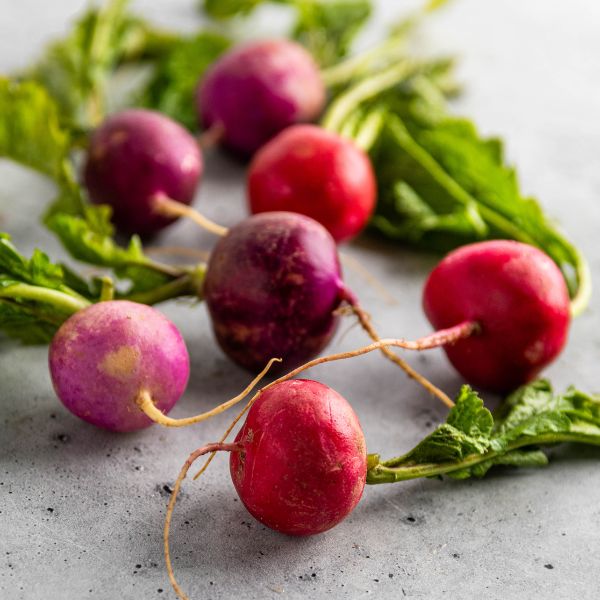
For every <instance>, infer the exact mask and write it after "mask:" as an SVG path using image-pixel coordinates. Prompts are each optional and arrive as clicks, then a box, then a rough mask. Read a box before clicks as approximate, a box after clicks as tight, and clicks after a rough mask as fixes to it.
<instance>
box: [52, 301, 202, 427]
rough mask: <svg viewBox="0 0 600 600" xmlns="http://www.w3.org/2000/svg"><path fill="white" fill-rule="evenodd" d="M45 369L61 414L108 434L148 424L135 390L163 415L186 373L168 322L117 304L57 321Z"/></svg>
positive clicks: (147, 310) (182, 351) (183, 353)
mask: <svg viewBox="0 0 600 600" xmlns="http://www.w3.org/2000/svg"><path fill="white" fill-rule="evenodd" d="M49 364H50V374H51V376H52V383H53V384H54V389H55V391H56V394H57V395H58V397H59V398H60V400H61V401H62V402H63V404H64V405H65V406H66V407H67V409H69V410H70V411H71V412H72V413H74V414H75V415H77V416H78V417H80V418H82V419H83V420H84V421H88V422H89V423H92V424H94V425H97V426H98V427H103V428H105V429H110V430H112V431H134V430H137V429H143V428H144V427H148V426H149V425H152V423H153V421H152V420H151V419H150V418H148V417H147V416H146V415H145V414H144V413H143V412H142V411H141V410H140V409H139V408H138V406H137V404H136V398H137V397H138V394H139V393H140V391H141V390H146V391H147V392H148V394H149V395H150V396H151V397H152V400H153V402H154V404H155V406H156V407H157V409H159V411H162V412H169V411H170V410H171V408H173V406H174V404H175V403H176V402H177V400H179V398H180V397H181V395H182V394H183V392H184V390H185V387H186V385H187V381H188V377H189V372H190V363H189V357H188V352H187V349H186V346H185V343H184V341H183V338H182V337H181V334H180V333H179V331H178V330H177V328H176V327H175V325H173V324H172V323H171V322H170V321H169V320H168V319H167V318H166V317H164V316H163V315H162V314H161V313H159V312H158V311H157V310H155V309H154V308H151V307H150V306H145V305H143V304H137V303H134V302H128V301H125V300H114V301H110V302H100V303H99V304H93V305H92V306H90V307H88V308H85V309H83V310H82V311H80V312H78V313H75V314H74V315H73V316H71V317H70V318H69V319H68V320H67V321H65V323H63V325H62V326H61V327H60V329H59V330H58V331H57V332H56V334H55V336H54V339H53V340H52V343H51V345H50V353H49Z"/></svg>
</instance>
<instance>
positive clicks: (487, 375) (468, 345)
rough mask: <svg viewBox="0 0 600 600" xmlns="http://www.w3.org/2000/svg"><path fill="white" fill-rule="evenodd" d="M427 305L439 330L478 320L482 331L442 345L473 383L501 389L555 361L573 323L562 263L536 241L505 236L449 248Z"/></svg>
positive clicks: (428, 293) (426, 297)
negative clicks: (452, 249) (560, 267)
mask: <svg viewBox="0 0 600 600" xmlns="http://www.w3.org/2000/svg"><path fill="white" fill-rule="evenodd" d="M423 307H424V309H425V313H426V314H427V317H428V318H429V320H430V322H431V324H432V325H433V326H434V327H436V328H447V327H451V326H453V325H458V324H459V323H462V322H465V321H469V322H472V323H476V324H477V327H478V332H477V333H475V334H473V335H470V336H469V337H467V338H465V339H462V340H460V341H457V342H456V343H454V344H452V345H447V346H445V348H444V349H445V351H446V354H447V355H448V358H449V359H450V362H451V363H452V364H453V365H454V367H455V368H456V369H457V370H458V371H459V372H460V373H461V374H462V375H463V376H464V377H465V378H466V379H467V380H468V381H469V382H471V383H473V384H474V385H476V386H480V387H482V388H486V389H490V390H496V391H500V392H504V391H510V390H513V389H514V388H516V387H517V386H519V385H521V384H523V383H526V382H528V381H530V380H531V379H533V378H534V377H535V376H536V375H537V374H538V373H539V372H540V370H541V369H542V368H543V367H545V366H546V365H547V364H548V363H550V362H551V361H553V360H554V359H555V358H556V357H557V356H558V354H559V353H560V351H561V350H562V348H563V346H564V345H565V342H566V339H567V333H568V330H569V323H570V315H569V293H568V290H567V286H566V284H565V280H564V277H563V275H562V274H561V272H560V270H559V269H558V267H557V266H556V264H555V263H554V262H553V261H552V260H551V259H550V257H548V256H547V255H546V254H544V253H543V252H542V251H541V250H539V249H537V248H535V247H533V246H529V245H527V244H522V243H520V242H515V241H507V240H496V241H488V242H480V243H476V244H470V245H468V246H464V247H462V248H459V249H458V250H455V251H454V252H451V253H450V254H449V255H448V256H447V257H446V258H444V259H443V260H442V261H441V262H440V263H439V265H438V266H437V267H436V268H435V269H434V270H433V271H432V273H431V274H430V275H429V278H428V280H427V283H426V285H425V289H424V293H423Z"/></svg>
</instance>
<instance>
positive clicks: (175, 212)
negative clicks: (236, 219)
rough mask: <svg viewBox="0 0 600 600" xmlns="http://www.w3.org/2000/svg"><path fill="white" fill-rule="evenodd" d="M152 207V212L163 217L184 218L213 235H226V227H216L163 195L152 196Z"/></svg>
mask: <svg viewBox="0 0 600 600" xmlns="http://www.w3.org/2000/svg"><path fill="white" fill-rule="evenodd" d="M153 207H154V211H155V212H157V213H158V214H159V215H162V216H163V217H186V218H188V219H190V220H191V221H194V223H196V224H197V225H199V226H200V227H202V228H203V229H206V230H207V231H210V232H211V233H214V234H215V235H218V236H221V235H225V234H226V233H227V227H222V226H221V225H218V224H217V223H215V222H213V221H211V220H210V219H207V218H206V217H205V216H204V215H202V214H201V213H199V212H198V211H196V210H194V209H193V208H191V207H190V206H188V205H187V204H183V203H182V202H177V201H175V200H172V199H171V198H169V197H168V196H166V195H165V194H162V193H161V194H156V195H155V196H154V199H153Z"/></svg>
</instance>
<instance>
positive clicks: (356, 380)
mask: <svg viewBox="0 0 600 600" xmlns="http://www.w3.org/2000/svg"><path fill="white" fill-rule="evenodd" d="M84 4H85V2H83V1H82V0H54V1H53V2H42V1H41V0H19V2H13V1H9V0H2V1H1V2H0V5H1V7H0V9H1V10H0V29H1V31H2V35H1V36H0V72H9V71H12V70H14V69H16V68H18V67H21V66H23V65H25V64H27V63H28V62H29V61H30V60H31V59H32V58H33V57H34V56H35V55H36V54H37V53H38V52H39V51H40V49H41V48H42V47H43V45H44V44H45V43H46V42H47V40H49V39H50V38H51V37H52V36H53V35H56V34H60V33H61V32H62V31H63V30H64V28H65V27H66V23H67V21H68V20H69V19H70V18H71V17H73V15H75V14H76V13H78V12H79V11H80V10H81V8H82V6H83V5H84ZM379 4H380V9H379V13H378V15H377V18H376V20H375V21H374V24H373V27H372V28H371V31H370V33H369V35H370V36H371V38H372V37H373V36H377V34H378V33H381V32H382V31H383V27H384V26H385V24H386V23H387V22H389V21H390V20H391V19H392V18H393V16H394V15H396V14H397V12H398V11H399V10H400V9H401V8H402V9H404V7H405V6H408V3H404V2H402V3H401V2H395V1H392V0H381V1H380V3H379ZM136 5H137V6H138V7H139V9H140V10H141V11H142V12H143V13H144V14H146V15H147V16H148V17H150V18H153V19H156V20H158V21H160V22H162V23H163V24H165V25H169V26H175V27H181V28H182V29H190V28H191V27H193V24H194V13H193V8H192V5H193V2H192V0H176V1H175V0H169V1H168V0H145V1H143V2H137V3H136ZM263 17H264V18H263V19H262V27H263V30H265V31H268V30H269V29H270V28H273V27H274V25H273V22H272V17H273V15H272V14H271V13H267V14H264V15H263ZM599 30H600V4H598V3H595V2H592V1H591V0H570V1H569V2H566V1H562V2H560V1H558V0H552V1H549V0H546V1H544V0H535V1H534V0H529V1H528V2H522V0H503V1H500V0H487V1H485V2H484V1H482V0H457V1H456V2H455V3H453V4H452V5H451V6H450V7H449V8H448V9H447V10H445V11H444V12H443V13H442V14H440V15H438V16H436V17H435V18H432V23H431V26H430V27H429V28H428V29H427V32H426V34H424V35H423V43H424V44H426V45H427V46H428V47H430V48H432V49H436V50H446V51H449V52H452V53H456V54H458V55H460V57H461V62H460V75H461V78H462V79H463V81H464V82H465V84H466V89H465V94H464V96H463V97H462V98H461V99H460V101H458V102H457V103H456V111H457V112H459V113H464V114H466V115H469V116H472V117H473V118H474V119H475V120H476V121H477V123H478V124H479V125H480V127H481V129H482V130H483V131H484V132H486V133H489V134H492V133H501V134H502V135H503V137H504V138H505V139H506V142H507V149H508V154H509V156H510V158H511V160H514V161H515V162H516V163H517V164H518V166H519V171H520V175H521V179H522V183H523V187H524V190H525V191H526V192H528V193H532V194H535V195H536V196H538V197H539V198H541V199H542V201H543V204H544V206H545V207H546V209H547V210H548V212H549V213H550V214H551V215H552V216H554V217H555V218H556V219H557V220H558V221H559V222H560V223H561V224H562V225H563V226H564V228H565V230H566V231H567V232H569V234H570V236H571V237H572V238H573V239H574V240H575V241H576V242H577V243H578V244H579V245H580V246H581V248H582V249H583V250H584V252H585V253H586V254H587V256H588V258H589V260H590V262H591V266H592V270H593V273H594V275H595V276H596V279H599V280H600V244H599V243H598V223H599V222H600V204H599V203H598V196H599V195H600V168H599V167H598V164H599V163H598V161H599V156H600V77H599V75H600V59H599V56H600V36H599V35H598V31H599ZM369 35H367V36H366V37H365V40H363V42H364V43H365V44H367V43H368V41H369ZM242 178H243V171H242V169H241V168H240V167H239V166H237V165H234V164H232V163H231V162H229V161H228V160H227V159H225V158H223V157H220V156H217V155H212V156H210V157H209V159H208V166H207V177H206V179H205V181H204V184H203V186H202V189H201V191H200V194H199V196H200V197H199V198H198V203H197V205H198V206H199V207H201V208H202V210H204V211H205V212H206V213H207V214H208V215H210V216H212V217H214V218H215V219H216V220H217V221H219V222H222V223H224V224H226V225H227V224H233V223H235V222H236V221H237V220H238V219H239V218H240V217H242V216H243V215H244V192H243V184H242V181H243V179H242ZM0 182H1V184H0V214H1V215H2V226H1V227H2V229H4V230H8V231H9V232H10V233H11V234H12V235H13V236H14V238H15V240H16V242H17V243H18V245H19V246H20V247H21V248H24V249H26V250H30V249H32V248H33V247H34V246H36V245H40V246H42V247H44V248H47V249H48V250H49V251H50V252H51V253H52V254H53V255H54V256H60V255H61V252H60V249H59V247H58V245H57V244H56V242H55V240H54V239H53V238H52V237H51V236H50V235H49V234H47V233H46V232H44V231H43V230H42V229H41V228H40V226H39V225H38V221H37V215H38V214H40V213H41V211H42V210H43V207H44V205H45V203H46V202H47V201H48V200H49V198H50V197H51V196H52V189H51V186H50V185H49V184H48V183H47V182H46V181H44V180H43V179H42V178H40V177H37V176H35V175H33V174H31V173H28V172H25V171H24V170H22V169H20V168H17V167H15V166H14V165H8V164H6V163H2V164H0ZM212 241H213V240H212V239H211V238H210V237H209V236H204V235H201V234H199V233H198V232H197V231H196V230H195V229H194V227H193V226H192V225H190V224H187V223H182V224H178V225H177V226H175V227H173V228H172V229H171V230H170V231H169V232H168V233H167V234H166V235H165V236H164V238H163V239H162V242H163V243H165V244H168V243H183V244H186V245H189V246H193V247H196V248H203V249H207V248H209V247H210V244H211V243H212ZM344 251H345V252H348V253H350V254H352V255H353V256H355V257H357V258H359V259H360V260H361V261H362V262H363V263H364V264H365V265H366V266H367V267H368V268H369V269H370V270H371V271H372V272H373V273H374V274H375V275H376V276H377V277H378V278H379V279H380V280H382V281H385V283H386V286H387V287H388V289H389V290H390V291H391V292H392V294H393V295H394V296H395V298H397V303H396V304H395V305H390V304H388V303H386V302H385V301H384V300H383V299H382V298H381V297H379V296H378V294H377V292H376V291H374V290H373V289H370V288H369V287H368V286H366V285H365V284H364V282H363V281H362V280H361V279H360V278H359V277H358V276H357V275H356V274H355V273H352V272H348V273H347V279H348V281H349V282H350V284H351V285H352V286H354V288H355V289H358V290H359V292H360V296H361V298H362V300H363V302H364V304H365V305H366V306H368V307H369V309H370V310H371V311H372V313H373V315H374V318H375V320H376V323H377V325H378V326H379V328H380V329H381V331H382V332H385V334H386V335H394V334H396V335H404V336H416V335H419V334H422V333H423V332H425V331H427V330H428V325H427V323H426V321H425V319H424V317H423V316H422V314H421V310H420V306H419V303H420V290H421V286H422V283H423V281H424V278H425V275H426V273H427V272H428V270H429V269H430V268H431V267H432V266H433V264H434V263H435V261H436V259H435V257H432V256H427V255H422V254H417V253H413V252H411V251H408V250H404V249H400V248H394V247H391V246H387V245H385V244H383V243H380V242H376V241H373V240H368V239H364V240H359V241H357V242H356V243H354V244H353V245H352V246H351V247H349V248H346V249H345V250H344ZM164 311H165V312H166V314H168V316H169V317H170V318H172V319H173V320H174V321H175V322H176V323H177V324H178V325H179V326H180V327H182V328H183V330H184V334H185V337H186V340H187V342H188V344H189V348H190V352H191V356H192V364H193V370H192V378H191V382H190V385H189V389H188V391H187V393H186V395H185V398H184V399H183V400H182V401H181V402H180V404H179V405H178V406H177V408H176V410H175V411H174V413H173V414H174V415H175V416H183V415H189V414H192V413H196V412H198V411H200V410H205V409H207V408H208V407H210V406H212V405H214V404H216V403H218V402H220V401H222V400H223V399H225V398H228V397H230V396H232V395H234V394H235V393H236V392H237V391H238V390H240V389H241V388H242V387H243V386H244V385H245V384H246V382H247V381H248V375H247V374H246V373H244V372H242V371H241V370H239V369H237V368H236V367H234V366H232V365H231V364H230V363H229V362H228V361H227V359H226V358H225V357H224V356H223V355H222V354H221V353H220V351H219V350H218V348H217V347H216V346H215V344H214V343H213V340H212V336H211V332H210V329H209V324H208V321H207V318H206V314H205V309H204V307H203V306H202V305H199V306H196V307H190V306H188V305H186V304H171V305H169V306H165V307H164ZM599 325H600V317H599V315H598V310H597V300H596V299H594V301H593V303H592V306H591V308H590V309H589V310H588V311H587V313H586V314H585V315H584V316H583V317H581V318H580V319H578V320H577V322H576V323H575V324H574V326H573V328H572V332H571V343H570V345H569V347H568V348H567V350H566V351H565V352H564V354H563V355H562V356H561V358H560V360H559V361H558V362H557V363H556V364H555V365H553V366H552V368H551V369H549V370H548V372H547V375H548V376H550V377H551V378H552V380H553V381H554V382H555V384H556V386H557V387H559V388H563V387H564V386H566V385H568V384H570V383H576V384H577V385H578V386H580V387H581V388H582V389H585V390H596V391H597V390H598V389H599V388H600V384H599V382H598V356H599V353H600V348H599V346H600V343H599V341H598V340H599V337H598V330H599ZM350 326H351V324H350V322H348V323H346V324H345V325H344V326H343V327H342V328H341V331H340V333H339V335H338V337H337V339H336V340H335V341H334V343H333V344H332V345H331V347H330V348H331V349H340V348H351V347H355V346H357V345H360V344H362V343H363V341H364V338H363V336H362V335H361V333H360V332H359V331H358V330H357V329H356V328H353V329H352V330H351V331H350V332H349V333H348V334H347V335H345V336H343V335H342V334H344V333H346V331H347V330H348V329H350ZM342 337H343V339H342ZM411 360H412V361H413V363H414V364H416V365H417V366H419V367H420V368H421V369H422V370H423V371H424V372H425V373H426V374H427V375H429V376H430V377H431V378H432V379H433V380H434V381H435V382H436V383H438V384H439V385H441V386H442V387H444V388H445V389H447V390H448V391H450V392H454V391H456V390H457V389H458V386H459V385H460V379H459V378H458V376H457V375H455V374H454V372H453V371H452V369H451V368H450V367H449V365H448V364H447V363H446V361H445V359H444V357H443V355H442V354H441V353H437V352H434V353H431V354H429V355H428V356H427V357H426V358H425V357H419V358H416V357H411ZM311 377H313V378H315V379H320V380H322V381H323V382H325V383H327V384H329V385H332V386H333V387H334V388H336V389H337V390H338V391H339V392H341V393H342V394H343V395H345V396H346V397H347V398H348V399H349V400H350V401H351V402H352V403H353V405H354V406H355V408H356V411H357V412H358V414H359V417H360V419H361V421H362V423H363V426H364V430H365V434H366V437H367V440H368V443H369V448H370V451H372V452H374V451H378V452H381V453H382V454H383V455H387V456H389V455H395V454H397V453H398V452H400V451H404V450H406V449H408V448H409V447H410V446H411V445H413V444H414V443H415V442H416V441H417V440H418V439H420V438H421V437H422V436H423V435H424V434H425V433H426V432H428V431H429V430H430V428H431V427H432V426H433V424H434V423H436V422H437V421H439V420H441V419H442V418H443V416H444V410H443V407H441V405H438V404H436V402H435V401H434V400H432V399H430V398H428V397H427V396H426V395H425V394H423V393H422V392H421V391H420V389H419V388H417V387H415V385H413V384H411V383H410V382H408V381H407V380H406V379H405V378H404V376H403V375H402V374H401V373H399V372H398V371H397V369H396V368H395V367H393V366H392V365H390V364H389V363H387V362H385V361H384V360H383V359H382V358H380V357H379V356H375V355H371V356H368V357H364V358H360V359H355V360H354V361H353V362H347V363H346V364H334V365H329V366H326V367H324V368H321V369H315V371H314V372H312V373H311ZM0 402H1V404H0V597H2V598H3V599H6V600H16V599H21V598H24V599H28V600H29V599H32V600H38V599H39V600H42V599H43V600H48V599H55V598H56V599H66V600H80V599H83V598H88V597H89V598H102V599H116V598H119V599H124V600H130V599H149V598H165V597H169V598H170V597H173V594H172V592H171V590H170V587H169V584H168V581H167V579H166V575H165V571H164V568H163V558H162V546H161V535H162V523H163V516H164V509H165V505H166V502H167V495H166V493H165V492H164V489H163V486H165V485H168V484H169V483H171V482H172V481H173V479H174V477H175V476H176V473H177V472H178V470H179V468H180V465H181V463H182V462H183V460H184V459H185V457H187V455H188V453H189V452H190V451H191V450H192V449H194V448H195V447H197V446H198V445H200V444H201V443H203V442H206V441H211V440H214V439H216V438H217V437H218V436H219V434H220V432H221V431H222V430H223V428H224V427H225V424H226V423H228V421H229V419H230V415H223V417H222V418H220V419H216V420H214V421H212V422H209V423H207V424H203V425H199V426H196V427H194V428H189V429H187V430H181V431H177V430H174V431H171V430H169V431H166V430H163V429H159V428H158V427H154V428H151V429H149V430H147V431H144V432H142V433H138V434H134V435H114V434H110V433H106V432H102V431H99V430H97V429H94V428H92V427H91V426H87V425H86V424H84V423H82V422H80V421H78V420H76V419H75V418H74V417H72V416H71V415H70V414H68V413H67V412H66V411H65V410H63V408H62V407H61V405H60V404H59V402H58V401H57V399H56V398H55V396H54V394H53V392H52V389H51V386H50V381H49V377H48V373H47V368H46V349H45V348H24V347H19V346H17V345H15V344H13V343H10V342H7V341H0ZM551 455H552V464H551V466H550V467H549V468H547V469H543V470H539V471H522V472H511V471H497V472H495V473H494V474H493V475H491V476H489V477H488V478H487V479H485V480H483V481H466V482H439V481H417V482H412V483H405V484H396V485H395V486H380V487H377V488H369V489H367V490H366V492H365V495H364V498H363V500H362V502H361V504H360V505H359V507H358V508H357V510H356V511H355V512H354V513H353V515H352V516H351V518H349V519H348V520H347V521H346V522H345V523H344V524H343V525H342V526H340V527H338V528H336V529H334V530H333V531H331V532H329V533H326V534H324V535H321V536H318V537H314V538H311V539H291V538H286V537H282V536H280V535H278V534H276V533H273V532H271V531H269V530H266V529H264V528H263V527H262V526H260V525H259V524H257V523H256V522H255V521H254V520H253V519H252V518H251V517H250V516H249V515H248V514H247V513H246V511H245V510H244V508H243V507H242V506H241V503H240V502H239V501H238V500H237V497H236V495H235V492H234V490H233V487H232V485H231V483H230V480H229V476H228V474H227V462H226V459H225V457H220V458H219V459H218V460H216V461H215V464H214V467H213V468H212V469H211V470H210V471H209V472H208V473H207V475H206V476H205V477H204V479H202V480H200V481H199V482H198V483H192V482H190V481H187V482H186V484H185V485H184V493H183V495H182V497H181V502H180V503H179V505H178V510H177V513H176V517H175V521H174V530H173V533H174V535H173V538H172V539H173V544H172V551H173V554H174V556H175V557H176V560H175V567H176V571H177V575H178V577H179V579H180V581H181V583H182V584H183V587H184V589H186V590H187V591H188V592H189V593H190V595H191V597H192V598H195V599H196V598H212V599H226V598H234V597H235V598H237V599H238V600H245V599H250V598H274V599H282V598H283V599H285V598H289V599H292V598H293V599H299V598H307V597H309V598H326V597H332V596H333V597H336V598H362V597H369V596H370V597H376V598H402V597H407V598H443V597H445V598H469V597H486V598H548V597H551V596H553V597H556V598H578V599H581V600H583V599H588V598H589V599H591V598H597V597H598V572H599V568H600V558H599V552H598V550H599V546H600V542H599V539H600V537H599V535H600V508H599V505H598V494H599V493H600V469H599V460H600V450H594V449H583V448H560V449H556V450H553V451H552V452H551Z"/></svg>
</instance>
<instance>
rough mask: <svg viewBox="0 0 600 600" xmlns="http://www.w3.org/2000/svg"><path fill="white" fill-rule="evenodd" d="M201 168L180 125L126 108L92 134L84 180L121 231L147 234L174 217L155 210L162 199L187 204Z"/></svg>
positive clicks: (194, 147)
mask: <svg viewBox="0 0 600 600" xmlns="http://www.w3.org/2000/svg"><path fill="white" fill-rule="evenodd" d="M202 171H203V162H202V154H201V152H200V149H199V147H198V144H197V142H196V140H195V139H194V137H193V136H192V135H190V134H189V133H188V132H187V131H186V130H185V129H184V128H183V127H181V126H180V125H179V124H177V123H176V122H175V121H173V120H171V119H169V118H168V117H165V116H164V115H162V114H160V113H158V112H154V111H151V110H142V109H130V110H124V111H122V112H120V113H117V114H114V115H112V116H110V117H108V118H107V119H106V120H105V121H104V123H102V125H100V127H98V129H97V130H96V131H95V132H94V133H93V135H92V137H91V140H90V145H89V149H88V155H87V160H86V163H85V167H84V180H85V185H86V187H87V190H88V192H89V196H90V198H91V200H92V201H93V202H94V203H96V204H108V205H110V206H111V207H112V211H113V215H112V220H113V223H114V224H115V226H116V227H117V228H118V229H119V231H121V232H122V233H126V234H133V233H137V234H139V235H141V236H150V235H152V234H155V233H156V232H158V231H159V230H161V229H163V228H164V227H166V226H167V225H169V224H170V223H172V222H173V220H174V219H173V217H172V216H165V214H161V213H160V211H159V210H158V209H157V204H159V203H160V200H161V199H163V198H164V199H165V200H166V201H167V202H169V200H170V201H171V202H172V203H175V202H176V203H182V204H184V205H189V204H190V203H191V202H192V200H193V199H194V195H195V193H196V189H197V187H198V183H199V181H200V178H201V177H202ZM173 201H175V202H173Z"/></svg>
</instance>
